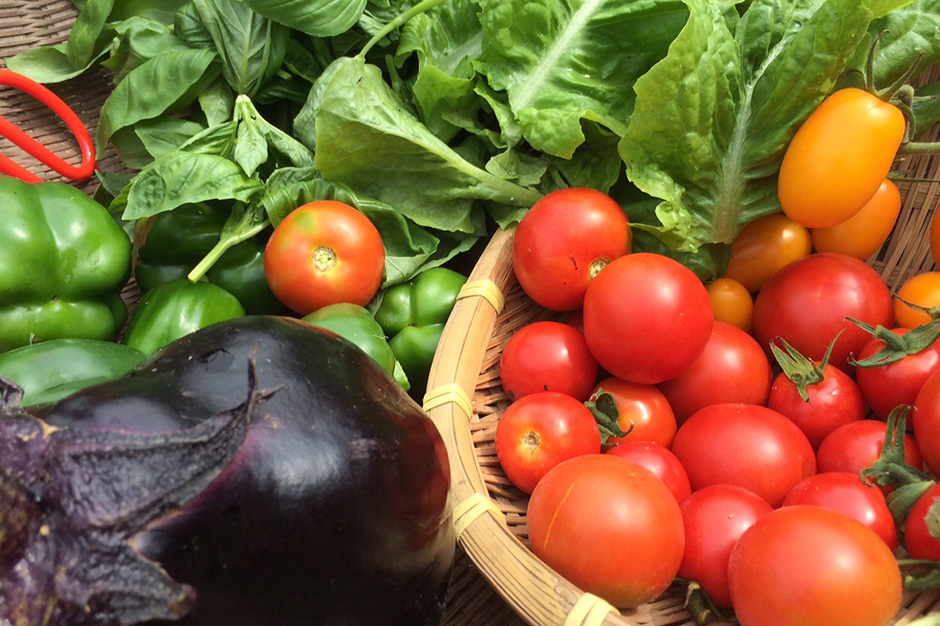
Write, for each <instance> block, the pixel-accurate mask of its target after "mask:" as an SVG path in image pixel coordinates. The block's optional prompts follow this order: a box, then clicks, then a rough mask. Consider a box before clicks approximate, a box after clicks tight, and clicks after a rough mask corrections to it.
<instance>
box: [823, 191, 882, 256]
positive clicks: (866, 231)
mask: <svg viewBox="0 0 940 626" xmlns="http://www.w3.org/2000/svg"><path fill="white" fill-rule="evenodd" d="M900 213H901V192H900V191H899V190H898V187H897V185H895V184H894V183H893V182H892V181H891V180H890V179H887V178H886V179H884V181H882V183H881V185H880V186H879V187H878V190H877V191H876V192H875V195H873V196H872V197H871V199H870V200H869V201H868V202H867V203H865V206H863V207H862V208H861V209H860V210H859V212H858V213H856V214H855V215H853V216H852V217H850V218H849V219H847V220H845V221H844V222H842V223H841V224H836V225H835V226H830V227H829V228H814V229H813V230H812V233H811V234H812V238H813V248H814V249H815V250H816V252H838V253H839V254H847V255H849V256H853V257H855V258H856V259H860V260H862V261H864V260H865V259H867V258H868V257H870V256H871V255H873V254H874V253H876V252H878V250H880V249H881V247H882V246H883V245H884V243H885V241H887V240H888V235H890V234H891V231H892V230H893V229H894V225H895V224H896V223H897V221H898V216H899V215H900Z"/></svg>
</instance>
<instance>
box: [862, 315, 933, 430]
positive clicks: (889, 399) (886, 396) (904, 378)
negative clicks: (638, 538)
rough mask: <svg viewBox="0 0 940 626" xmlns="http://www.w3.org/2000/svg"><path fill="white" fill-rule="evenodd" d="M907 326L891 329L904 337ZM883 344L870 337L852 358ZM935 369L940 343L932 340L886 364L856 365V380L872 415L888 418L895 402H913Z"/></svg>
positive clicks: (865, 356) (895, 406)
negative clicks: (927, 345)
mask: <svg viewBox="0 0 940 626" xmlns="http://www.w3.org/2000/svg"><path fill="white" fill-rule="evenodd" d="M909 330H910V329H909V328H894V329H892V330H891V332H892V333H894V334H895V335H898V336H899V337H903V336H904V335H906V334H907V332H908V331H909ZM884 347H885V344H884V342H883V341H881V340H880V339H875V338H872V339H870V340H869V341H868V343H866V344H865V345H864V346H862V349H861V351H859V353H858V354H857V355H856V356H855V358H856V359H858V360H859V361H861V360H863V359H866V358H868V357H870V356H872V355H874V354H877V353H878V352H880V351H881V350H882V348H884ZM936 371H940V343H938V342H936V341H935V342H933V343H932V344H931V345H930V346H929V347H928V348H926V349H924V350H921V351H920V352H915V353H914V354H908V355H906V356H904V357H903V358H901V360H899V361H895V362H894V363H890V364H888V365H879V366H876V367H856V368H855V381H856V382H857V383H858V388H859V389H861V391H862V395H863V396H865V400H866V402H867V403H868V406H869V407H870V408H871V410H872V411H873V412H874V413H875V415H877V416H878V417H880V418H881V419H887V418H888V415H889V414H890V413H891V411H893V410H894V409H895V408H897V407H898V406H900V405H902V404H906V405H909V406H910V405H913V404H914V401H915V400H916V399H917V392H919V391H920V388H921V387H922V386H923V385H924V383H925V382H926V381H927V379H928V378H929V377H930V375H931V374H933V373H934V372H936ZM908 426H911V425H910V424H908Z"/></svg>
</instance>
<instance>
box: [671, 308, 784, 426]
mask: <svg viewBox="0 0 940 626" xmlns="http://www.w3.org/2000/svg"><path fill="white" fill-rule="evenodd" d="M772 382H773V373H772V372H771V370H770V360H769V359H768V358H767V353H766V352H764V349H763V348H761V346H760V344H758V343H757V340H756V339H754V337H752V336H751V335H748V334H747V333H746V332H744V331H743V330H741V329H740V328H738V327H737V326H733V325H731V324H728V323H727V322H719V321H717V320H716V321H715V323H714V325H713V326H712V334H711V337H710V338H709V340H708V343H707V344H705V349H704V350H703V351H702V353H701V354H700V355H699V357H698V358H697V359H695V361H694V362H693V363H692V364H691V365H689V366H688V367H686V368H685V369H684V370H682V371H681V372H679V375H678V376H675V377H674V378H670V379H669V380H667V381H664V382H662V383H660V384H659V385H658V387H659V389H660V391H662V392H663V394H664V395H665V396H666V399H667V400H669V404H670V405H672V410H673V412H674V413H675V415H676V421H677V422H678V423H679V424H680V425H681V424H682V423H683V422H684V421H685V420H687V419H688V418H689V416H690V415H692V414H693V413H695V412H696V411H698V410H699V409H701V408H703V407H706V406H708V405H710V404H719V403H722V402H741V403H744V404H767V398H768V396H769V395H770V385H771V383H772Z"/></svg>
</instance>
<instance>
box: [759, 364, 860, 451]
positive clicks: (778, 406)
mask: <svg viewBox="0 0 940 626" xmlns="http://www.w3.org/2000/svg"><path fill="white" fill-rule="evenodd" d="M816 365H817V367H818V366H819V365H821V363H819V362H817V363H816ZM822 375H823V379H822V380H821V381H819V382H817V383H813V384H810V385H807V386H806V397H807V398H808V400H804V399H803V398H802V396H800V392H799V388H798V386H797V384H796V383H794V382H793V381H791V380H790V379H789V378H787V375H786V374H784V373H780V374H778V375H777V378H776V379H775V380H774V384H773V387H771V389H770V399H769V400H768V401H767V406H768V407H770V408H771V409H773V410H775V411H777V412H779V413H781V414H783V415H785V416H786V417H787V418H788V419H789V420H790V421H792V422H793V423H794V424H796V425H797V426H799V428H800V430H802V431H803V434H804V435H806V438H807V439H809V442H810V444H812V446H813V449H814V450H816V449H818V448H819V444H821V443H822V441H823V439H825V438H826V435H828V434H829V433H831V432H832V431H834V430H835V429H836V428H838V427H839V426H843V425H845V424H848V423H849V422H856V421H858V420H862V419H865V416H866V415H867V414H868V407H867V406H866V405H865V398H864V397H863V396H862V392H861V390H860V389H859V388H858V385H857V384H856V383H855V380H854V379H853V378H852V377H851V376H849V375H848V374H846V373H845V372H843V371H842V370H840V369H839V368H837V367H835V366H833V365H832V364H830V363H826V366H825V367H824V368H822Z"/></svg>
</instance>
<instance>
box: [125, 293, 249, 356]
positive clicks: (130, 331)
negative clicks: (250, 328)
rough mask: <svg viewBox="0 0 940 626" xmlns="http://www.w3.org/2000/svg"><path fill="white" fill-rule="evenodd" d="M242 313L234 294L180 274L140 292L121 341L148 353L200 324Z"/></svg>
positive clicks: (189, 331) (192, 330) (193, 330)
mask: <svg viewBox="0 0 940 626" xmlns="http://www.w3.org/2000/svg"><path fill="white" fill-rule="evenodd" d="M244 315H245V309H244V307H242V305H241V303H240V302H239V301H238V298H236V297H235V296H233V295H232V294H230V293H229V292H227V291H225V290H224V289H222V288H221V287H219V286H218V285H214V284H212V283H209V282H206V281H199V282H197V283H194V282H192V281H190V280H189V279H188V278H180V279H177V280H174V281H171V282H168V283H163V284H162V285H157V286H156V287H154V288H153V289H151V290H150V291H147V292H145V293H144V295H143V297H142V298H141V300H140V302H139V303H138V304H137V308H136V309H134V313H133V314H132V315H131V320H130V323H128V325H127V333H126V334H125V335H124V345H127V346H130V347H132V348H135V349H137V350H140V351H141V352H143V353H145V354H147V355H151V354H153V353H154V352H156V351H157V350H159V349H160V348H162V347H163V346H165V345H167V344H169V343H172V342H173V341H176V340H177V339H179V338H180V337H183V336H184V335H188V334H189V333H191V332H195V331H197V330H199V329H200V328H204V327H206V326H209V325H210V324H214V323H216V322H222V321H225V320H229V319H234V318H236V317H242V316H244Z"/></svg>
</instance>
